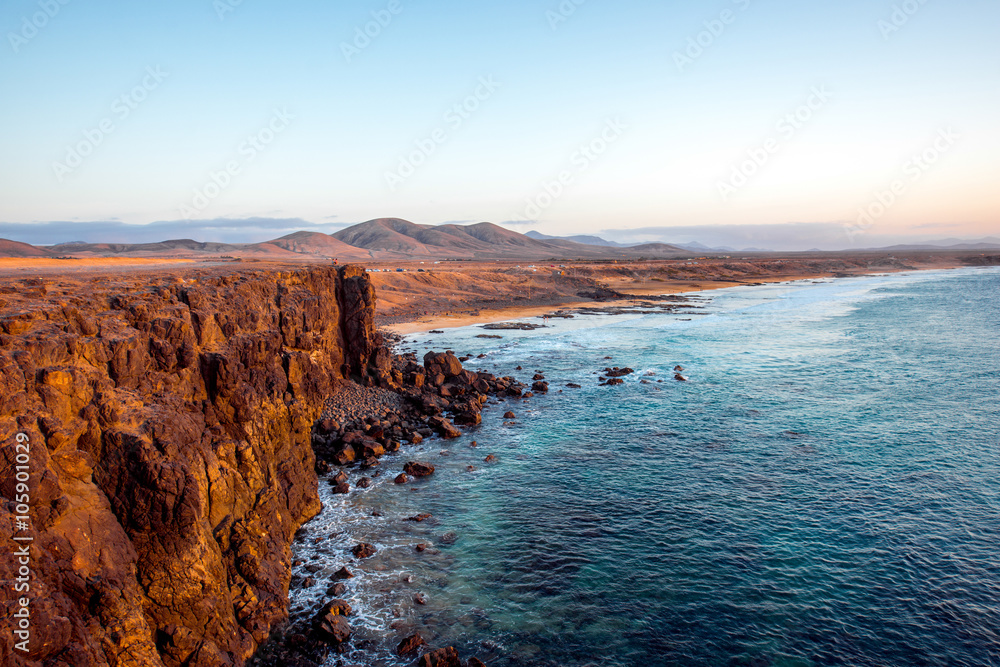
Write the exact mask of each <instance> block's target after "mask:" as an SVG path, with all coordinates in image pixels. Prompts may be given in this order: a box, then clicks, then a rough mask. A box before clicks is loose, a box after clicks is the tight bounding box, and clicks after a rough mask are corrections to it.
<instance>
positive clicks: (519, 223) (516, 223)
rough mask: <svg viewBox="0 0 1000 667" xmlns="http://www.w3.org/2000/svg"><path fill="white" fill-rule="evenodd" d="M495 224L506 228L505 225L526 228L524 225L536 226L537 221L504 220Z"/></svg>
mask: <svg viewBox="0 0 1000 667" xmlns="http://www.w3.org/2000/svg"><path fill="white" fill-rule="evenodd" d="M497 224H498V225H500V226H501V227H506V226H507V225H513V226H515V227H518V226H526V225H537V224H538V221H537V220H504V221H503V222H498V223H497Z"/></svg>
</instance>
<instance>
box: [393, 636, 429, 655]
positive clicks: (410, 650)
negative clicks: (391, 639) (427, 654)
mask: <svg viewBox="0 0 1000 667" xmlns="http://www.w3.org/2000/svg"><path fill="white" fill-rule="evenodd" d="M426 644H427V643H426V642H425V641H424V638H423V637H421V636H420V633H416V634H412V635H410V636H409V637H407V638H406V639H404V640H403V641H401V642H399V645H398V646H397V647H396V655H398V656H400V657H403V656H407V655H413V654H414V653H416V652H417V649H419V648H420V647H421V646H426Z"/></svg>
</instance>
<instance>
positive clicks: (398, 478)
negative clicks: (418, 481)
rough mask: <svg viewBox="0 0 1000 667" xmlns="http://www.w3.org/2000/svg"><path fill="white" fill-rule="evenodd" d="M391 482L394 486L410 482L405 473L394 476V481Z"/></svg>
mask: <svg viewBox="0 0 1000 667" xmlns="http://www.w3.org/2000/svg"><path fill="white" fill-rule="evenodd" d="M392 481H394V482H395V483H396V484H406V483H407V482H409V481H410V478H409V477H407V476H406V473H402V472H401V473H399V474H398V475H396V479H394V480H392Z"/></svg>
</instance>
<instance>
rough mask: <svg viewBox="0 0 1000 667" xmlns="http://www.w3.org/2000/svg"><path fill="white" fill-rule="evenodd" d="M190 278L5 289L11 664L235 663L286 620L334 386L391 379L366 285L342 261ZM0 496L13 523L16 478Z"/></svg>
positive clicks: (2, 426) (1, 346) (1, 458)
mask: <svg viewBox="0 0 1000 667" xmlns="http://www.w3.org/2000/svg"><path fill="white" fill-rule="evenodd" d="M191 275H193V274H192V273H191V272H189V273H188V275H187V276H184V277H177V276H163V275H160V276H147V277H141V276H132V277H127V276H126V277H115V276H105V277H102V278H100V279H95V280H94V281H93V282H90V283H84V284H83V285H81V286H79V288H77V289H68V290H67V289H58V288H59V287H60V286H59V285H54V286H48V289H47V285H46V284H29V283H30V282H31V281H21V283H22V284H21V285H17V284H13V285H11V284H10V283H8V284H7V285H6V286H5V287H2V288H0V292H2V294H0V307H2V308H0V311H2V312H0V330H2V334H0V443H2V444H0V462H2V464H3V465H2V468H3V470H5V471H13V470H14V465H15V461H16V453H17V452H16V450H15V438H16V436H17V434H19V433H23V434H25V436H27V438H28V439H29V441H30V480H31V481H30V489H31V502H30V506H31V513H30V516H31V523H32V526H31V530H30V531H27V532H21V533H17V534H18V535H21V536H30V537H31V538H32V539H33V541H32V542H31V543H30V563H31V565H30V567H31V570H32V572H33V578H32V579H31V582H30V583H31V589H30V595H29V597H30V607H29V608H30V614H31V621H30V627H31V640H30V652H29V653H28V654H27V655H23V654H21V653H19V652H17V651H15V650H14V647H13V645H12V643H11V642H12V638H11V634H10V633H9V632H6V631H5V632H4V633H2V634H0V654H2V655H4V656H5V657H8V656H14V664H20V665H26V666H32V667H34V666H42V665H45V666H56V665H59V666H62V665H65V666H67V667H69V666H72V667H88V666H90V665H122V666H127V665H143V666H152V667H156V666H160V665H164V666H168V667H169V666H174V665H190V666H191V667H202V666H209V665H211V666H215V665H242V664H244V663H245V662H246V660H247V658H248V657H249V656H250V655H251V654H252V653H253V652H254V651H255V649H256V648H257V647H258V645H259V644H260V643H261V642H263V641H264V640H265V639H266V638H267V636H268V634H269V632H270V630H271V627H272V625H274V624H275V622H277V621H280V620H281V619H283V618H284V617H285V616H286V615H287V601H288V586H289V577H290V574H289V562H290V549H289V545H290V543H291V539H292V536H293V534H294V533H295V531H296V530H297V529H298V528H299V527H300V526H301V525H302V523H303V522H305V521H306V520H308V519H309V518H311V517H312V516H314V515H315V514H316V513H317V512H318V511H319V508H320V505H319V500H318V496H317V477H316V473H315V470H314V465H315V460H314V454H313V450H312V448H311V446H310V437H311V428H312V425H313V422H314V420H315V419H316V418H317V417H318V416H319V414H320V412H321V410H322V406H323V401H324V399H325V398H326V397H327V396H328V394H329V393H330V392H331V391H332V388H333V387H334V386H335V383H336V382H337V381H338V380H340V379H343V378H345V377H347V376H353V378H354V379H355V380H356V381H360V382H362V383H364V384H367V385H374V384H380V383H382V384H387V383H389V382H390V381H391V376H390V373H391V369H390V362H389V354H388V351H387V350H386V349H385V348H384V347H383V346H382V344H381V340H380V337H379V336H378V335H377V334H376V333H375V332H374V329H373V317H374V302H375V295H374V290H373V289H372V286H371V284H370V282H369V281H368V278H367V275H366V274H365V272H364V270H363V269H361V268H359V267H353V266H345V267H341V268H339V269H338V268H337V267H322V268H312V269H305V270H300V271H295V272H280V273H279V272H275V271H269V272H265V271H248V270H237V271H229V272H225V271H216V272H215V273H212V272H210V271H205V270H202V271H201V272H200V273H199V274H197V275H196V276H195V277H194V278H191ZM36 282H39V281H36ZM63 285H65V283H64V284H63ZM0 496H2V498H0V499H2V500H3V503H2V505H0V523H2V525H3V526H5V527H13V526H14V525H15V524H14V515H15V513H16V503H15V502H14V500H15V497H16V488H15V479H14V475H13V474H5V475H3V477H2V478H0ZM13 534H14V533H13V532H12V530H9V529H5V530H4V531H3V535H2V536H0V541H2V542H3V548H4V550H5V553H7V554H10V553H13V552H14V550H15V548H17V546H18V544H19V543H15V542H13V541H12V539H11V538H12V535H13ZM15 567H16V565H15V561H14V560H13V559H12V558H7V557H5V558H2V559H0V579H3V580H4V581H3V582H2V590H3V592H2V593H0V604H2V605H4V607H5V610H4V611H5V616H6V617H7V618H11V617H12V614H13V612H14V611H15V605H16V604H17V601H16V600H15V599H14V598H15V597H17V594H16V593H14V591H13V581H14V579H15V577H16V576H17V574H16V570H15ZM22 656H23V657H22Z"/></svg>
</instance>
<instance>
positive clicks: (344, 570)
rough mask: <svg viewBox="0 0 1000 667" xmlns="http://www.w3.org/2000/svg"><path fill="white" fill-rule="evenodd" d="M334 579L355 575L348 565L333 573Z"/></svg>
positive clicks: (349, 577)
mask: <svg viewBox="0 0 1000 667" xmlns="http://www.w3.org/2000/svg"><path fill="white" fill-rule="evenodd" d="M333 578H334V579H353V578H354V575H353V574H351V571H350V570H348V569H347V568H346V567H342V568H340V569H339V570H337V571H336V572H334V573H333Z"/></svg>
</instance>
